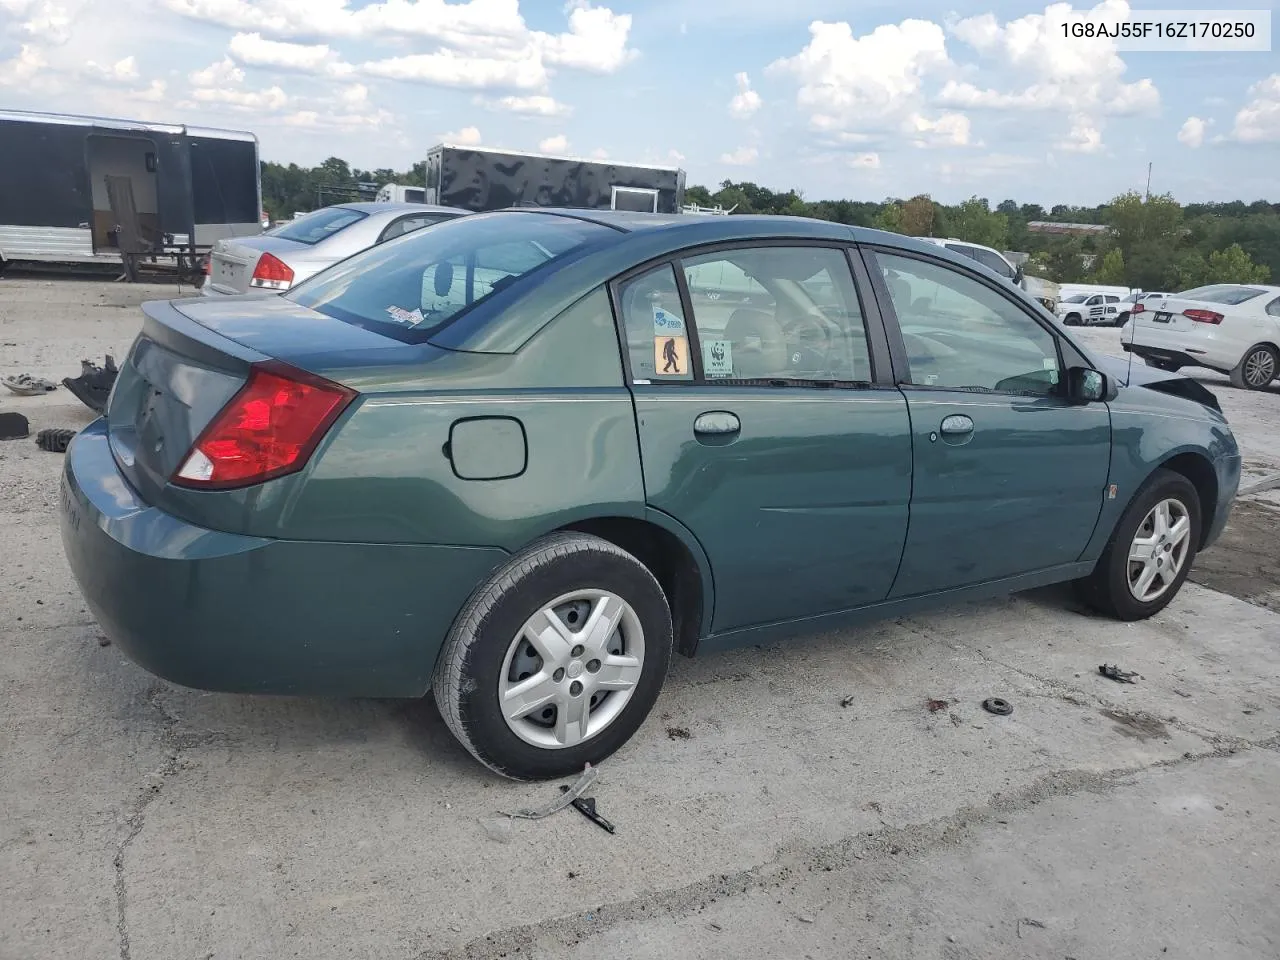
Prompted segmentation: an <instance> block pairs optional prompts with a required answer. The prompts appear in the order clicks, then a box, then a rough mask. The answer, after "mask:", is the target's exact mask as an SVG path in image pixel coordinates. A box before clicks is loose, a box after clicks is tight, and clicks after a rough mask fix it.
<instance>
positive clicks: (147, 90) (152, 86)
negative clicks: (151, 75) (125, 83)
mask: <svg viewBox="0 0 1280 960" xmlns="http://www.w3.org/2000/svg"><path fill="white" fill-rule="evenodd" d="M167 92H168V84H166V83H165V82H164V81H163V80H152V81H151V82H150V83H149V84H147V85H146V86H145V87H142V88H139V89H136V90H127V91H125V97H127V98H128V99H130V100H135V101H137V102H139V103H164V102H165V95H166V93H167Z"/></svg>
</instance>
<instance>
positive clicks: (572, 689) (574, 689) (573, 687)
mask: <svg viewBox="0 0 1280 960" xmlns="http://www.w3.org/2000/svg"><path fill="white" fill-rule="evenodd" d="M581 692H582V681H581V680H575V681H573V683H571V684H569V693H570V694H572V695H573V696H575V697H576V696H577V695H578V694H580V693H581Z"/></svg>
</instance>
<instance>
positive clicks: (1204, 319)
mask: <svg viewBox="0 0 1280 960" xmlns="http://www.w3.org/2000/svg"><path fill="white" fill-rule="evenodd" d="M1182 315H1183V316H1184V317H1186V318H1187V319H1188V320H1194V321H1195V322H1196V323H1215V324H1216V323H1221V322H1222V314H1220V313H1214V312H1213V311H1212V310H1183V311H1182Z"/></svg>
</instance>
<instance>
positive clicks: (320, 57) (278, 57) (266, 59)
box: [229, 33, 354, 77]
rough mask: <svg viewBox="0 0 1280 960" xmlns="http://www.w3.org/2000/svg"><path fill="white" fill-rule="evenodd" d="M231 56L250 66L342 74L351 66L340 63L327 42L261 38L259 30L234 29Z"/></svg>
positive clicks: (351, 68) (350, 68) (337, 75)
mask: <svg viewBox="0 0 1280 960" xmlns="http://www.w3.org/2000/svg"><path fill="white" fill-rule="evenodd" d="M229 49H230V52H231V56H232V57H233V58H234V59H235V60H238V61H239V62H240V63H243V64H245V65H246V66H250V67H274V68H277V69H281V70H297V71H299V72H302V73H318V74H326V75H329V76H335V77H341V76H347V75H349V74H351V73H352V71H353V69H354V68H353V67H351V65H350V64H346V63H343V62H342V61H341V59H339V57H338V56H337V54H336V53H335V52H334V51H333V50H331V49H330V48H329V46H328V45H327V44H323V43H317V44H303V43H284V42H281V41H278V40H264V39H263V37H262V34H260V33H237V34H236V35H235V36H234V37H232V38H231V44H230V47H229Z"/></svg>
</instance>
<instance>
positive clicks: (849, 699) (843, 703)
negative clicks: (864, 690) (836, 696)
mask: <svg viewBox="0 0 1280 960" xmlns="http://www.w3.org/2000/svg"><path fill="white" fill-rule="evenodd" d="M855 699H857V698H856V697H851V696H850V697H845V698H844V699H843V700H841V701H840V706H842V707H844V708H845V709H846V710H847V709H848V708H849V707H852V706H853V701H854V700H855Z"/></svg>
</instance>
